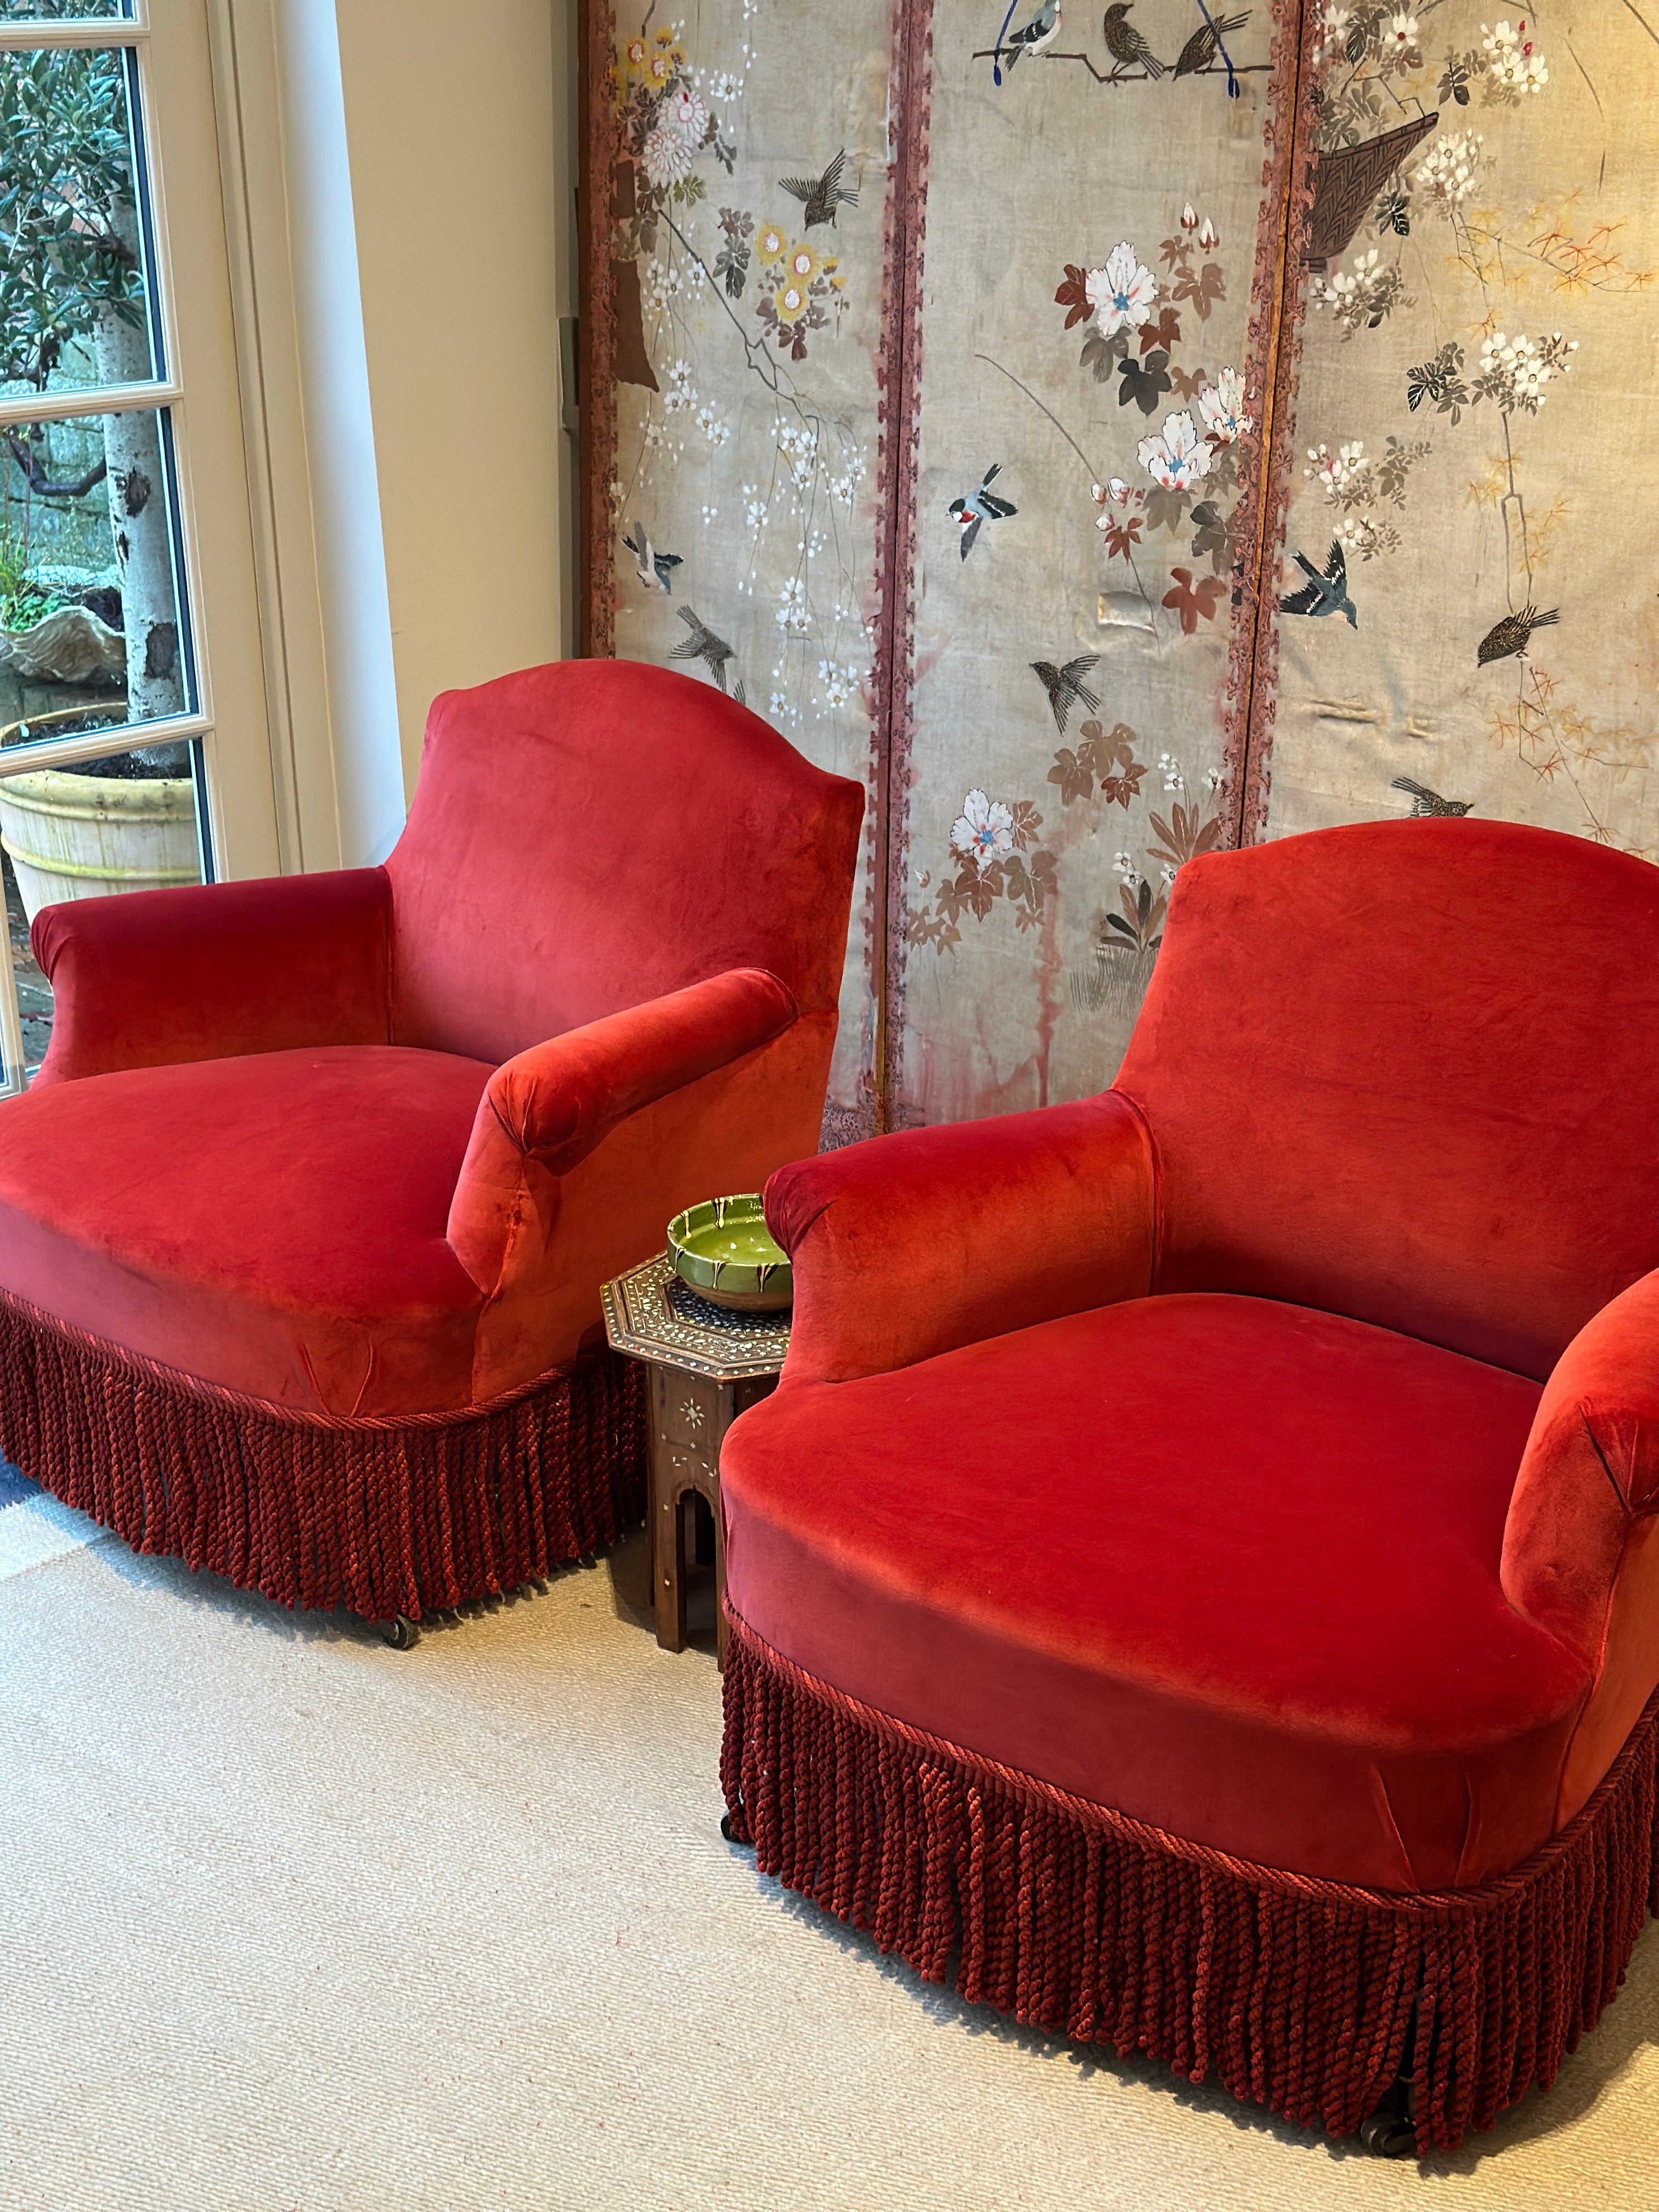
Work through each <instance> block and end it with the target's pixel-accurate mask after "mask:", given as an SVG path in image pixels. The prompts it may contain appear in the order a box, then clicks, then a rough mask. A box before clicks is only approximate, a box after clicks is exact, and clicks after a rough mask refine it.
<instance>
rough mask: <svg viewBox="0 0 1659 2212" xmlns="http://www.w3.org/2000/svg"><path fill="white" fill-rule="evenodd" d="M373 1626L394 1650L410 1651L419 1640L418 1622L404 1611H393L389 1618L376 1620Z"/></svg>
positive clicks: (419, 1629) (419, 1625) (419, 1628)
mask: <svg viewBox="0 0 1659 2212" xmlns="http://www.w3.org/2000/svg"><path fill="white" fill-rule="evenodd" d="M374 1626H375V1627H376V1628H377V1629H378V1630H379V1631H380V1634H381V1636H382V1637H384V1638H385V1639H386V1642H387V1643H388V1644H390V1645H391V1646H392V1650H394V1651H412V1650H414V1649H415V1646H416V1644H418V1643H419V1642H420V1640H421V1624H420V1622H419V1621H418V1620H410V1617H409V1615H408V1614H407V1613H393V1614H392V1618H391V1620H377V1621H376V1622H375V1623H374Z"/></svg>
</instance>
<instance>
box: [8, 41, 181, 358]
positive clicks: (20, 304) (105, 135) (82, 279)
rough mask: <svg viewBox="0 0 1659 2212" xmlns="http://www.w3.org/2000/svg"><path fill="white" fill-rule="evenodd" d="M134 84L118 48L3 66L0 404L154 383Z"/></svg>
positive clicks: (11, 58) (15, 56) (18, 57)
mask: <svg viewBox="0 0 1659 2212" xmlns="http://www.w3.org/2000/svg"><path fill="white" fill-rule="evenodd" d="M66 12H68V11H66ZM77 12H86V13H90V12H92V11H91V10H89V9H88V10H84V11H77ZM130 82H131V79H130V76H129V64H128V61H127V57H126V55H125V52H124V51H123V50H122V49H119V48H105V49H99V48H83V49H77V48H64V49H61V50H58V51H56V52H52V51H46V50H42V51H40V52H18V53H0V207H3V210H4V215H3V220H0V392H3V393H4V394H5V395H7V396H8V397H11V396H15V395H17V394H20V393H23V392H70V391H84V390H87V389H89V388H96V387H97V386H100V385H106V384H129V383H137V382H142V381H143V380H145V379H146V378H148V377H150V376H152V375H155V374H159V373H160V363H159V361H158V360H157V359H156V357H155V347H154V344H153V341H152V333H151V325H152V316H151V313H150V305H149V286H148V283H147V282H146V276H145V265H144V264H145V254H144V244H143V239H144V229H145V225H144V222H143V218H142V216H141V215H140V212H139V206H138V195H137V191H136V189H135V185H134V181H133V180H134V178H135V176H137V174H138V173H139V172H138V164H137V162H136V161H135V160H134V155H133V133H132V128H131V125H132V118H131V113H130V112H129V100H128V91H129V84H130Z"/></svg>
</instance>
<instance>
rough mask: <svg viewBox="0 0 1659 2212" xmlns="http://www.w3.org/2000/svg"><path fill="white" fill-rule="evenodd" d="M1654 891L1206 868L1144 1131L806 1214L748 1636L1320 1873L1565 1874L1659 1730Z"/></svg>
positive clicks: (1448, 833)
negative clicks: (1558, 1841) (1649, 1708)
mask: <svg viewBox="0 0 1659 2212" xmlns="http://www.w3.org/2000/svg"><path fill="white" fill-rule="evenodd" d="M1656 893H1659V872H1656V871H1655V870H1653V869H1652V868H1650V867H1649V866H1646V865H1645V864H1644V863H1640V862H1637V861H1633V860H1628V859H1626V858H1625V857H1623V856H1621V855H1617V854H1610V853H1607V852H1605V851H1602V850H1601V849H1599V848H1595V847H1594V846H1592V845H1590V844H1589V843H1587V842H1582V841H1579V840H1576V839H1571V838H1566V837H1560V836H1553V835H1551V834H1549V833H1546V832H1541V831H1534V830H1528V829H1516V828H1514V827H1510V826H1507V825H1503V824H1494V823H1477V822H1469V821H1462V820H1459V821H1450V820H1427V821H1422V822H1416V821H1413V822H1409V823H1387V824H1381V825H1370V826H1365V827H1361V828H1357V829H1334V830H1330V831H1323V832H1319V833H1316V834H1314V835H1312V836H1304V837H1297V838H1291V839H1286V840H1284V841H1282V842H1279V843H1277V844H1273V845H1270V846H1266V847H1261V848H1252V849H1249V850H1245V851H1240V852H1234V853H1227V854H1217V855H1211V856H1206V857H1203V858H1200V859H1199V860H1194V861H1193V862H1191V863H1189V864H1188V866H1186V867H1184V868H1183V869H1182V872H1181V875H1180V878H1179V880H1178V882H1177V884H1176V889H1175V892H1174V894H1173V896H1172V899H1171V902H1170V921H1169V926H1168V930H1167V933H1166V935H1165V939H1164V946H1163V950H1162V951H1161V953H1160V956H1159V959H1158V966H1157V969H1156V971H1155V974H1154V976H1153V980H1152V987H1151V989H1150V991H1149V993H1148V996H1147V1000H1146V1006H1145V1009H1144V1011H1143V1012H1142V1015H1141V1018H1140V1021H1139V1024H1138V1026H1137V1029H1136V1031H1135V1034H1134V1036H1133V1039H1132V1041H1131V1043H1130V1047H1129V1050H1128V1053H1127V1055H1126V1058H1125V1060H1124V1063H1123V1066H1122V1068H1121V1072H1120V1074H1119V1077H1118V1079H1117V1082H1116V1084H1115V1085H1114V1087H1113V1089H1112V1091H1109V1092H1108V1093H1106V1094H1104V1095H1103V1097H1100V1098H1097V1099H1095V1100H1091V1101H1087V1102H1085V1103H1083V1104H1082V1105H1079V1106H1062V1107H1055V1108H1051V1109H1045V1110H1042V1111H1040V1112H1037V1113H1034V1114H1028V1115H1018V1116H1012V1117H1010V1118H1009V1119H1008V1120H1006V1121H1000V1122H994V1123H982V1124H980V1125H977V1126H975V1127H966V1128H957V1129H941V1130H927V1131H922V1132H918V1133H908V1134H903V1135H899V1136H895V1137H890V1138H884V1139H876V1140H874V1141H873V1142H872V1143H871V1144H869V1145H866V1146H854V1147H853V1148H851V1149H849V1150H848V1151H847V1152H841V1153H836V1154H833V1155H830V1156H829V1157H827V1158H822V1159H819V1160H816V1161H811V1162H807V1163H804V1164H793V1165H791V1166H789V1167H787V1168H785V1169H783V1170H781V1171H780V1173H779V1174H778V1175H777V1176H775V1178H774V1179H773V1182H772V1183H771V1184H770V1186H769V1190H768V1218H769V1221H770V1222H771V1224H772V1226H773V1230H774V1232H775V1234H776V1235H777V1236H778V1237H779V1238H780V1241H781V1243H783V1244H784V1245H785V1247H786V1248H787V1249H788V1250H789V1251H790V1252H791V1255H792V1257H793V1263H794V1268H795V1279H796V1315H797V1322H796V1328H795V1332H794V1335H793V1340H792V1344H791V1347H790V1353H789V1357H788V1359H787V1363H786V1365H785V1369H784V1374H783V1379H782V1383H781V1388H780V1389H779V1390H778V1392H777V1393H776V1395H775V1396H774V1397H773V1398H772V1399H770V1400H769V1401H767V1402H766V1403H764V1404H763V1405H762V1406H759V1407H755V1408H754V1409H752V1410H751V1411H750V1412H749V1413H745V1414H744V1416H743V1417H742V1418H741V1419H739V1420H738V1422H737V1423H736V1424H735V1425H734V1426H733V1428H732V1431H730V1433H729V1435H728V1437H727V1439H726V1445H725V1448H724V1455H723V1462H722V1474H723V1480H722V1496H723V1504H724V1512H725V1521H726V1571H727V1590H728V1596H729V1599H730V1602H731V1605H732V1610H733V1612H734V1613H735V1615H736V1616H737V1617H738V1620H740V1621H741V1622H742V1623H743V1624H744V1625H745V1626H746V1629H747V1630H748V1631H749V1632H750V1633H751V1634H752V1636H753V1637H754V1638H757V1639H759V1641H760V1643H761V1644H764V1646H766V1647H767V1648H769V1649H770V1650H774V1651H775V1652H776V1653H777V1654H778V1655H780V1660H781V1662H788V1663H790V1664H793V1665H794V1666H796V1667H798V1668H801V1669H802V1670H804V1673H805V1675H806V1676H809V1677H811V1679H812V1680H815V1681H817V1682H818V1683H820V1684H823V1685H827V1686H829V1688H830V1689H831V1690H833V1691H834V1692H836V1693H844V1694H845V1695H846V1696H847V1697H848V1699H854V1700H856V1701H857V1705H858V1707H859V1709H860V1711H866V1712H870V1713H874V1714H877V1715H885V1716H890V1717H891V1719H892V1722H893V1723H894V1724H895V1725H896V1726H899V1725H902V1726H903V1727H906V1728H909V1729H916V1730H921V1731H924V1732H927V1735H929V1737H930V1738H932V1737H937V1738H939V1739H941V1740H943V1741H947V1742H948V1743H950V1744H951V1745H955V1746H958V1747H962V1749H963V1753H965V1754H971V1755H972V1756H974V1757H975V1758H980V1759H984V1760H986V1761H988V1762H993V1763H994V1764H995V1765H996V1766H997V1768H998V1769H999V1771H1000V1770H1002V1769H1012V1770H1016V1771H1018V1773H1020V1774H1023V1775H1024V1776H1028V1777H1030V1778H1033V1779H1034V1781H1035V1782H1036V1783H1038V1784H1045V1785H1052V1786H1053V1787H1054V1788H1055V1789H1057V1790H1062V1791H1065V1792H1066V1793H1069V1794H1070V1796H1073V1797H1074V1798H1078V1799H1082V1800H1086V1801H1089V1802H1094V1803H1096V1804H1098V1805H1101V1806H1103V1807H1106V1808H1112V1810H1113V1812H1114V1814H1115V1815H1116V1814H1121V1815H1123V1816H1125V1817H1127V1818H1128V1819H1130V1820H1134V1821H1138V1822H1145V1823H1147V1824H1150V1825H1151V1826H1153V1827H1156V1828H1158V1829H1159V1830H1162V1831H1165V1832H1168V1833H1169V1834H1170V1835H1173V1836H1175V1837H1177V1838H1186V1839H1189V1840H1190V1841H1191V1842H1192V1843H1193V1844H1197V1845H1201V1846H1204V1847H1207V1848H1211V1849H1213V1850H1217V1851H1219V1852H1222V1853H1225V1854H1230V1855H1234V1856H1236V1857H1239V1858H1244V1859H1249V1860H1254V1861H1257V1862H1259V1863H1263V1864H1266V1865H1268V1866H1271V1867H1273V1868H1278V1869H1289V1870H1292V1871H1294V1872H1296V1873H1297V1874H1299V1875H1307V1876H1310V1877H1316V1878H1320V1879H1323V1880H1327V1881H1334V1882H1340V1883H1352V1884H1357V1885H1362V1886H1365V1887H1370V1888H1374V1889H1377V1890H1381V1891H1385V1892H1398V1893H1413V1892H1417V1891H1421V1890H1425V1889H1455V1888H1464V1887H1469V1886H1472V1885H1479V1884H1481V1883H1484V1882H1487V1881H1490V1880H1492V1878H1493V1877H1495V1876H1498V1875H1504V1874H1505V1873H1507V1871H1508V1870H1509V1869H1512V1868H1514V1867H1516V1866H1517V1865H1518V1864H1519V1863H1521V1862H1522V1861H1523V1860H1526V1859H1527V1858H1528V1854H1529V1853H1532V1852H1534V1851H1535V1850H1538V1849H1540V1848H1541V1846H1543V1845H1545V1844H1547V1842H1548V1841H1549V1839H1550V1838H1553V1837H1555V1836H1557V1835H1559V1833H1561V1832H1562V1831H1563V1830H1565V1828H1566V1826H1568V1824H1569V1823H1571V1821H1572V1820H1573V1819H1574V1816H1575V1815H1576V1814H1578V1812H1579V1811H1580V1808H1583V1806H1584V1805H1585V1803H1586V1802H1587V1801H1588V1800H1589V1798H1590V1796H1591V1794H1592V1792H1593V1791H1594V1790H1595V1788H1596V1786H1597V1784H1599V1783H1600V1782H1601V1778H1602V1777H1603V1776H1604V1775H1605V1774H1606V1773H1607V1771H1608V1769H1609V1767H1610V1765H1612V1764H1613V1761H1614V1759H1615V1758H1616V1756H1617V1754H1618V1753H1619V1752H1620V1748H1621V1746H1622V1745H1623V1744H1624V1742H1625V1740H1626V1737H1627V1736H1628V1735H1629V1734H1630V1732H1631V1730H1632V1728H1633V1726H1634V1725H1635V1723H1636V1721H1637V1719H1638V1716H1639V1715H1640V1714H1641V1712H1642V1711H1643V1709H1644V1706H1645V1705H1646V1704H1647V1702H1648V1700H1649V1699H1650V1697H1651V1695H1652V1693H1653V1692H1654V1691H1655V1688H1656V1685H1659V1538H1656V1537H1655V1535H1654V1533H1653V1532H1654V1528H1655V1525H1656V1517H1659V1516H1656V1513H1655V1502H1656V1498H1659V1396H1656V1390H1655V1385H1654V1383H1653V1379H1652V1378H1653V1376H1654V1375H1655V1373H1656V1352H1659V1276H1656V1275H1654V1274H1652V1273H1650V1270H1652V1269H1654V1268H1655V1267H1656V1266H1659V1155H1656V1148H1655V1146H1654V1143H1653V1131H1654V1128H1655V1126H1656V1121H1659V1066H1656V1063H1655V1060H1654V1058H1653V1054H1652V1052H1651V1048H1650V1038H1651V1036H1652V1034H1653V1033H1654V1027H1655V1023H1654V1016H1655V1015H1656V1013H1659V980H1656V979H1659V896H1656ZM1546 917H1547V922H1546V921H1545V918H1546Z"/></svg>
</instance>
